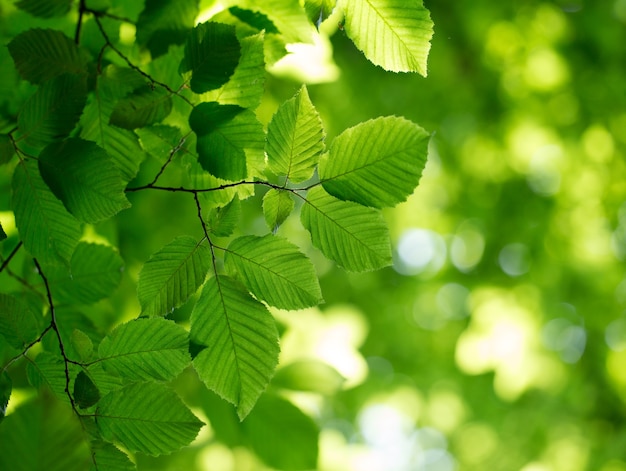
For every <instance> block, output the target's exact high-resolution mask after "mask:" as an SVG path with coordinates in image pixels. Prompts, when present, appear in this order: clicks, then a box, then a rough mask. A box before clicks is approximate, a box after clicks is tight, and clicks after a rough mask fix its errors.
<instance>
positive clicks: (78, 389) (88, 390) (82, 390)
mask: <svg viewBox="0 0 626 471" xmlns="http://www.w3.org/2000/svg"><path fill="white" fill-rule="evenodd" d="M73 395H74V401H76V405H77V406H78V407H80V408H81V409H87V408H89V407H91V406H93V405H94V404H95V403H97V402H98V401H99V400H100V391H99V390H98V387H97V386H96V385H95V384H94V382H93V381H92V380H91V378H90V377H89V376H88V375H87V373H85V372H84V371H79V372H78V375H77V376H76V379H75V380H74V394H73Z"/></svg>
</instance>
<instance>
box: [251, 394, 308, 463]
mask: <svg viewBox="0 0 626 471" xmlns="http://www.w3.org/2000/svg"><path fill="white" fill-rule="evenodd" d="M243 429H244V431H245V434H246V436H247V437H248V440H250V445H251V446H252V449H253V450H254V451H255V453H256V454H257V455H258V456H259V457H260V458H261V459H262V460H263V461H264V462H265V463H267V464H268V465H269V466H271V467H272V468H275V469H283V470H289V471H299V470H302V471H304V470H309V469H316V468H317V454H318V438H319V429H318V427H317V425H316V424H315V422H313V419H311V418H310V417H309V416H307V415H306V414H304V413H303V412H302V411H301V410H300V409H298V408H297V407H296V406H294V405H293V404H292V403H291V402H289V401H288V400H286V399H283V398H282V397H279V396H276V395H273V394H264V395H263V396H261V397H260V398H259V402H258V403H257V405H256V407H255V408H254V410H253V411H252V412H251V413H250V415H249V416H248V417H247V418H246V420H245V421H244V422H243Z"/></svg>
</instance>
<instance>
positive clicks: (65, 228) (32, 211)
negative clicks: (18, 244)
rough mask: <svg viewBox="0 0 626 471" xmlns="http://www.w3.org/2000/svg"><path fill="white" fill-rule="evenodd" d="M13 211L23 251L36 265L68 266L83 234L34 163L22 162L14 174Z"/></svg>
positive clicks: (78, 224) (77, 223)
mask: <svg viewBox="0 0 626 471" xmlns="http://www.w3.org/2000/svg"><path fill="white" fill-rule="evenodd" d="M12 186H13V211H14V213H15V225H16V226H17V228H18V230H19V233H20V237H21V239H22V242H23V243H24V247H25V248H26V250H28V251H29V252H30V254H31V255H32V256H33V257H35V258H37V260H39V262H41V263H43V264H46V265H51V264H68V262H69V260H70V258H71V256H72V254H73V253H74V248H75V247H76V245H77V244H78V240H79V239H80V237H81V234H82V231H81V227H80V223H79V222H78V221H77V220H76V219H75V218H74V217H73V216H72V215H71V214H69V213H68V212H67V210H66V209H65V208H64V207H63V203H61V202H60V201H59V200H58V199H57V198H56V197H55V196H54V195H53V194H52V192H51V191H50V189H49V188H48V187H47V185H46V184H45V183H44V181H43V179H42V178H41V176H40V174H39V169H38V168H37V163H36V162H35V161H32V160H31V161H26V162H21V163H20V164H19V165H18V166H17V167H16V169H15V172H14V174H13V182H12Z"/></svg>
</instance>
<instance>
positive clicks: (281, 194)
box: [263, 188, 295, 231]
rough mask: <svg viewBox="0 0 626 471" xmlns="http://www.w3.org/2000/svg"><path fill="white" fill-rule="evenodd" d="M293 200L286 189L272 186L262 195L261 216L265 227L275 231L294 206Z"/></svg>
mask: <svg viewBox="0 0 626 471" xmlns="http://www.w3.org/2000/svg"><path fill="white" fill-rule="evenodd" d="M294 205H295V203H294V201H293V198H292V197H291V195H290V194H289V192H288V191H282V190H277V189H275V188H272V189H271V190H269V191H268V192H267V193H265V196H264V197H263V216H264V217H265V222H266V223H267V227H269V228H270V230H271V231H276V230H277V229H278V227H279V226H280V225H281V224H282V223H283V222H285V219H287V218H288V217H289V215H290V214H291V212H292V211H293V208H294Z"/></svg>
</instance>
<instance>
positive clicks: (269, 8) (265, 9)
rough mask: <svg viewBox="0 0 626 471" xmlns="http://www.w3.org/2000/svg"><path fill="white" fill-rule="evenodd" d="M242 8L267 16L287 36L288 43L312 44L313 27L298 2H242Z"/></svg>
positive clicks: (284, 0) (249, 0)
mask: <svg viewBox="0 0 626 471" xmlns="http://www.w3.org/2000/svg"><path fill="white" fill-rule="evenodd" d="M239 5H240V6H241V8H243V9H246V10H250V11H253V12H259V13H262V14H263V15H265V16H266V17H267V18H269V20H270V21H271V22H272V23H273V24H274V25H276V28H277V29H278V30H279V31H280V32H281V34H282V35H284V36H285V39H286V40H287V42H290V43H293V42H310V41H311V38H312V32H313V26H312V25H311V23H309V20H308V18H307V16H306V12H305V11H304V8H302V6H301V5H300V2H299V1H298V0H264V1H263V2H257V1H254V0H242V1H240V2H239Z"/></svg>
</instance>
